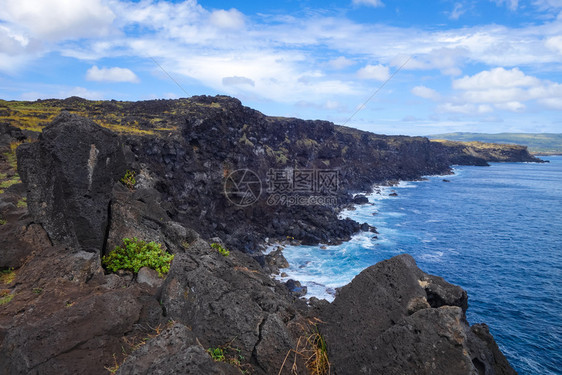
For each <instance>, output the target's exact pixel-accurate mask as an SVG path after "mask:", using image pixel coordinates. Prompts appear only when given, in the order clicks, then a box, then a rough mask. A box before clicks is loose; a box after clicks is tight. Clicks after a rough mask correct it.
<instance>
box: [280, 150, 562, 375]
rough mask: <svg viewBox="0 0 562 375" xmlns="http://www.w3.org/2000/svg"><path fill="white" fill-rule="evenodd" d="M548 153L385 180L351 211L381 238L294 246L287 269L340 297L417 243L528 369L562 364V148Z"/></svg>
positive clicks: (313, 288) (324, 294)
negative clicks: (535, 159)
mask: <svg viewBox="0 0 562 375" xmlns="http://www.w3.org/2000/svg"><path fill="white" fill-rule="evenodd" d="M544 159H546V160H549V161H550V163H545V164H534V163H493V164H492V165H491V166H490V167H468V166H460V167H455V169H454V172H455V174H454V175H449V176H433V177H428V178H427V180H425V181H416V182H402V183H400V184H399V185H398V186H394V187H383V188H379V189H378V191H375V192H374V193H373V194H371V195H370V196H369V201H370V202H371V203H372V204H373V205H363V206H358V207H357V208H356V210H354V211H346V212H343V213H342V216H348V217H351V218H353V219H355V220H357V221H359V222H361V223H363V222H367V223H369V224H371V225H374V226H375V227H377V230H378V232H379V234H378V235H376V236H377V237H378V238H373V237H374V236H375V235H374V234H373V233H361V234H358V235H356V236H355V237H353V238H352V240H351V241H349V242H346V243H344V244H342V245H339V246H328V247H327V248H324V249H322V248H321V247H318V246H287V247H286V248H285V250H284V255H285V257H286V258H287V260H288V262H289V264H290V267H289V268H287V269H284V270H283V271H284V272H286V273H287V275H288V276H287V277H286V278H284V279H288V278H292V279H295V280H299V281H300V282H301V283H302V284H303V285H306V286H307V288H308V294H307V296H306V297H311V296H316V297H319V298H326V299H328V300H330V301H331V300H333V298H334V294H335V288H337V287H340V286H343V285H345V284H347V283H348V282H350V281H351V280H352V279H353V277H354V276H356V275H357V274H358V273H359V272H361V271H362V270H363V269H365V268H367V267H369V266H371V265H373V264H375V263H377V262H379V261H381V260H384V259H388V258H390V257H392V256H394V255H397V254H400V253H409V254H411V255H412V256H413V257H414V258H415V259H416V262H417V264H418V266H419V267H420V268H421V269H422V270H424V271H425V272H427V273H430V274H434V275H438V276H441V277H443V278H445V280H447V281H448V282H450V283H453V284H457V285H460V286H461V287H463V288H464V289H466V291H467V292H468V298H469V300H468V302H469V308H468V311H467V318H468V321H469V322H470V323H471V324H473V323H479V322H484V323H486V324H488V325H489V327H490V331H491V333H492V334H493V335H494V337H495V339H496V341H497V343H498V345H499V346H500V348H501V350H502V352H503V353H504V354H505V355H506V357H507V358H508V360H509V362H510V363H511V365H512V366H513V367H514V368H515V369H516V370H517V371H518V372H519V373H520V374H561V373H562V350H561V349H560V348H561V346H562V285H561V278H562V156H549V157H544ZM444 179H446V180H449V181H450V182H445V181H443V180H444ZM392 192H396V193H397V194H398V196H390V195H389V194H391V193H392Z"/></svg>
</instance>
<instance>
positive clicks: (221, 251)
mask: <svg viewBox="0 0 562 375" xmlns="http://www.w3.org/2000/svg"><path fill="white" fill-rule="evenodd" d="M211 247H212V248H213V249H215V250H216V251H218V252H219V254H221V255H222V256H225V257H227V256H229V255H230V251H228V250H227V249H225V248H224V247H222V245H221V244H219V243H216V242H213V243H212V244H211Z"/></svg>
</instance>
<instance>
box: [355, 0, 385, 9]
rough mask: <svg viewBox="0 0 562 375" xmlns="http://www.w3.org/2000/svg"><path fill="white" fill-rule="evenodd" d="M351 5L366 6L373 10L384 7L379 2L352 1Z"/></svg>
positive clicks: (377, 0)
mask: <svg viewBox="0 0 562 375" xmlns="http://www.w3.org/2000/svg"><path fill="white" fill-rule="evenodd" d="M353 5H366V6H371V7H375V8H376V7H382V6H384V4H383V2H382V1H381V0H353Z"/></svg>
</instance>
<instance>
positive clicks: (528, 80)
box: [453, 68, 539, 90]
mask: <svg viewBox="0 0 562 375" xmlns="http://www.w3.org/2000/svg"><path fill="white" fill-rule="evenodd" d="M538 83H539V80H538V79H537V78H535V77H531V76H528V75H525V73H523V72H522V71H521V70H519V68H513V69H511V70H506V69H504V68H495V69H492V70H488V71H483V72H480V73H478V74H475V75H473V76H472V77H470V76H464V77H462V78H460V79H457V80H454V81H453V88H455V89H461V90H486V89H491V88H500V89H503V88H506V87H522V86H523V87H525V86H535V85H537V84H538Z"/></svg>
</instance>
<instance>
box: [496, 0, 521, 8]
mask: <svg viewBox="0 0 562 375" xmlns="http://www.w3.org/2000/svg"><path fill="white" fill-rule="evenodd" d="M492 1H493V2H494V3H496V4H497V5H498V6H502V5H503V4H505V5H506V6H507V7H508V8H509V9H510V10H517V7H518V6H519V0H492Z"/></svg>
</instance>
